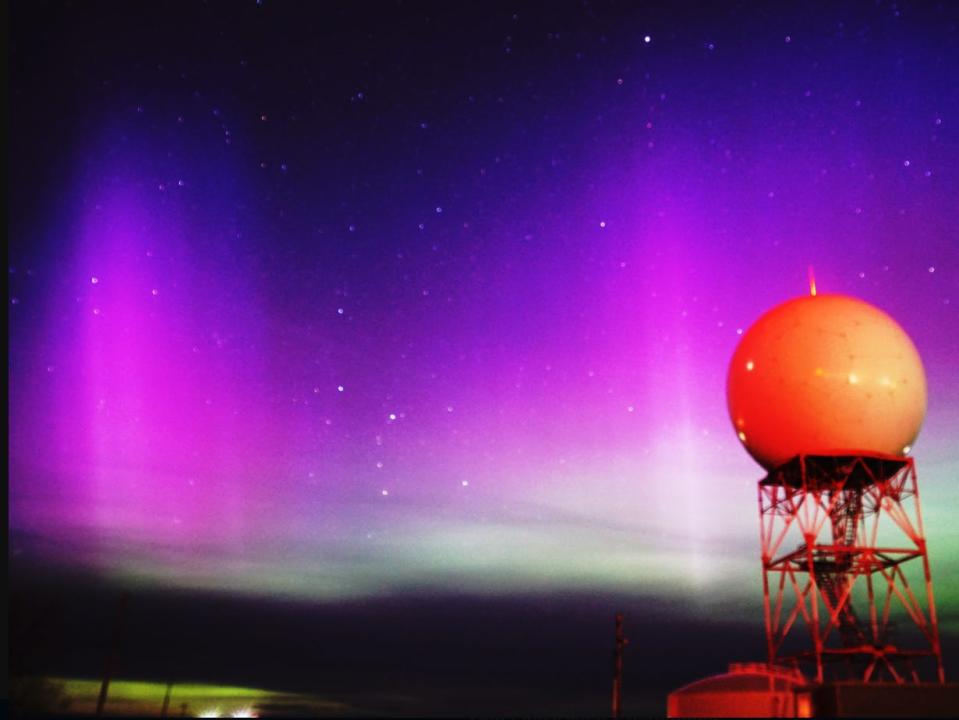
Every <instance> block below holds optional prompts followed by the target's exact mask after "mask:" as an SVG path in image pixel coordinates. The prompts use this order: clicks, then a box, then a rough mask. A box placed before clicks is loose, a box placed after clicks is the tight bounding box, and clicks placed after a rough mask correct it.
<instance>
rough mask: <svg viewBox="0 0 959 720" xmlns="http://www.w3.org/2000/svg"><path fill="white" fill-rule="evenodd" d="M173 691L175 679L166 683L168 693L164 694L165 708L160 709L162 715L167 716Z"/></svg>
mask: <svg viewBox="0 0 959 720" xmlns="http://www.w3.org/2000/svg"><path fill="white" fill-rule="evenodd" d="M172 693H173V681H172V680H171V681H170V682H168V683H167V684H166V695H164V696H163V708H162V709H161V710H160V717H162V718H165V717H166V714H167V711H168V710H169V709H170V695H171V694H172Z"/></svg>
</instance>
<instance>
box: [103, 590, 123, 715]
mask: <svg viewBox="0 0 959 720" xmlns="http://www.w3.org/2000/svg"><path fill="white" fill-rule="evenodd" d="M128 600H129V595H127V593H125V592H124V593H121V594H120V605H119V606H118V607H117V616H116V619H115V620H114V624H113V638H112V640H111V642H110V651H109V653H108V654H107V666H106V668H105V669H104V671H103V683H102V684H101V685H100V697H99V698H97V717H100V716H102V715H103V706H104V705H105V704H106V702H107V692H108V691H109V690H110V676H111V675H112V674H113V666H114V664H115V663H116V660H117V653H118V652H119V647H120V635H121V633H122V631H123V614H124V613H125V612H126V607H127V601H128Z"/></svg>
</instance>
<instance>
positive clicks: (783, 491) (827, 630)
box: [759, 454, 945, 683]
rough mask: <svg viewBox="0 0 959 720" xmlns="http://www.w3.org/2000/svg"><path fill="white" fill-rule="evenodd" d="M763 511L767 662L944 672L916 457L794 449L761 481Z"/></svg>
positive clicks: (819, 674) (914, 676) (854, 676)
mask: <svg viewBox="0 0 959 720" xmlns="http://www.w3.org/2000/svg"><path fill="white" fill-rule="evenodd" d="M759 519H760V527H761V542H762V564H763V591H764V596H765V600H764V610H765V620H766V638H767V644H768V653H769V663H770V664H771V665H791V666H793V667H797V668H799V669H802V670H805V671H806V672H808V673H809V675H810V676H811V677H815V679H816V681H817V682H820V683H821V682H823V681H825V680H857V681H860V682H881V681H894V682H897V683H911V682H915V683H918V682H922V681H929V680H934V681H936V680H937V681H938V682H939V683H943V682H945V676H944V673H943V667H942V653H941V648H940V643H939V628H938V623H937V620H936V607H935V601H934V598H933V589H932V577H931V574H930V571H929V557H928V555H927V552H926V540H925V535H924V534H923V529H922V514H921V512H920V507H919V486H918V481H917V477H916V469H915V465H914V463H913V460H912V458H909V457H902V456H895V455H881V454H868V455H867V454H860V455H798V456H796V457H795V458H793V459H792V460H790V461H788V462H786V463H784V464H782V465H779V466H778V467H776V468H774V469H772V470H771V471H770V472H769V474H768V475H767V476H766V477H765V478H764V479H763V480H761V481H760V482H759ZM910 579H911V580H912V582H911V583H910ZM914 586H915V588H916V589H914ZM803 627H805V629H806V631H807V632H806V633H803V632H802V628H803Z"/></svg>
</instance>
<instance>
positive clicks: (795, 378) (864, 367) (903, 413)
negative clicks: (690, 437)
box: [726, 295, 926, 469]
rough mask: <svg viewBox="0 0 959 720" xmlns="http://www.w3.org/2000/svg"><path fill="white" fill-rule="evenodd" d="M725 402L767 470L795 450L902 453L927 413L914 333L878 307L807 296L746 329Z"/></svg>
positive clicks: (799, 452) (751, 451)
mask: <svg viewBox="0 0 959 720" xmlns="http://www.w3.org/2000/svg"><path fill="white" fill-rule="evenodd" d="M726 399H727V403H728V406H729V416H730V419H731V420H732V422H733V427H734V428H735V431H736V434H737V435H738V436H739V439H740V441H741V442H742V444H743V446H744V447H745V448H746V450H747V451H748V452H749V454H750V455H752V456H753V458H754V459H755V460H756V461H757V462H758V463H759V464H760V465H762V466H763V467H765V468H766V469H772V468H774V467H776V466H778V465H780V464H782V463H784V462H786V461H787V460H789V459H790V458H792V457H794V456H796V455H839V454H850V453H881V454H888V455H905V454H907V453H908V452H909V451H910V449H911V446H912V444H913V442H914V441H915V439H916V436H917V435H918V434H919V428H920V426H921V425H922V421H923V418H924V417H925V414H926V375H925V372H924V371H923V368H922V361H921V360H920V359H919V353H918V351H917V350H916V347H915V345H913V343H912V340H910V339H909V336H908V335H907V334H906V333H905V331H904V330H903V329H902V328H901V327H900V326H899V324H898V323H897V322H896V321H895V320H893V319H892V318H891V317H890V316H889V315H887V314H886V313H884V312H883V311H882V310H880V309H879V308H877V307H874V306H873V305H870V304H869V303H867V302H864V301H862V300H859V299H857V298H853V297H848V296H846V295H816V296H812V295H810V296H804V297H799V298H795V299H793V300H789V301H787V302H785V303H783V304H781V305H778V306H776V307H774V308H773V309H772V310H770V311H769V312H767V313H766V314H764V315H763V316H762V317H760V318H759V319H758V320H757V321H756V322H755V324H753V326H752V327H750V328H749V329H748V330H747V331H746V332H745V334H744V335H743V337H742V340H741V341H740V343H739V345H738V347H737V348H736V351H735V353H733V358H732V361H731V362H730V365H729V374H728V377H727V382H726Z"/></svg>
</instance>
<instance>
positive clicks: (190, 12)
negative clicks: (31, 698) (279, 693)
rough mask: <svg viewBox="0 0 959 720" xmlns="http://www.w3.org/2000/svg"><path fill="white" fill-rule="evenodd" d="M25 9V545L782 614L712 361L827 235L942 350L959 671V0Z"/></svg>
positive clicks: (330, 583) (162, 562) (943, 457)
mask: <svg viewBox="0 0 959 720" xmlns="http://www.w3.org/2000/svg"><path fill="white" fill-rule="evenodd" d="M11 17H12V25H11V28H12V29H11V50H10V58H11V70H10V133H9V138H10V141H11V142H10V143H9V145H10V148H9V152H10V165H9V175H8V176H9V177H10V178H11V182H10V183H9V185H10V190H9V194H8V198H9V206H10V221H9V223H8V233H9V247H10V249H9V252H8V258H9V276H8V281H9V307H8V310H9V312H8V316H9V322H10V329H9V348H10V349H9V371H8V373H9V374H8V378H9V380H8V381H9V391H10V399H9V422H10V430H9V477H10V480H9V503H10V511H9V522H10V545H11V550H10V553H11V562H12V563H13V564H14V566H15V567H16V568H17V572H20V573H22V574H24V575H30V574H31V573H33V572H43V573H46V574H48V575H53V576H57V575H58V573H61V572H63V573H66V574H68V575H69V576H70V577H74V576H82V577H86V578H90V579H94V580H95V581H96V582H102V583H106V584H108V585H109V586H110V587H114V588H127V589H130V590H132V591H134V592H136V593H140V594H146V595H150V594H151V593H165V592H171V591H174V590H175V591H177V592H183V593H200V594H204V593H207V594H209V593H213V594H218V595H223V596H227V597H233V598H237V599H238V601H240V602H244V603H246V602H250V603H256V602H258V601H260V600H265V601H270V602H276V601H291V602H296V603H316V604H321V605H335V604H344V605H347V606H348V605H350V604H354V603H355V604H357V606H360V605H362V604H363V603H368V602H374V601H378V600H383V599H397V598H399V599H402V598H404V597H407V596H409V597H421V596H424V595H425V596H429V597H433V598H440V599H442V598H444V597H456V596H463V595H465V596H470V597H474V596H476V597H479V598H490V599H494V598H499V599H502V598H511V597H517V598H522V597H528V596H531V595H535V596H547V597H558V598H561V597H565V596H570V595H584V596H594V597H607V596H610V597H617V598H629V597H634V598H638V597H642V598H643V603H644V604H646V605H647V606H649V605H650V604H652V605H653V606H656V607H662V608H673V609H675V612H676V613H679V614H681V615H683V616H684V617H687V618H690V619H691V621H695V622H701V623H711V622H714V621H715V623H716V624H717V626H722V625H723V624H724V623H725V624H730V623H748V624H754V625H755V626H756V629H757V631H758V630H760V629H761V625H762V611H761V599H762V597H761V587H760V585H761V574H760V565H759V557H758V553H759V546H758V532H759V531H758V524H757V523H758V521H757V517H756V481H757V480H758V479H759V478H760V477H762V476H763V475H764V474H765V473H764V471H763V469H762V468H760V467H759V466H758V465H757V464H756V463H755V462H754V461H753V460H752V459H751V458H750V457H749V456H748V455H747V453H746V452H744V450H743V448H742V447H741V446H740V443H739V441H738V439H737V437H736V432H735V430H734V428H733V427H732V425H731V423H730V420H729V417H728V414H727V409H726V394H725V392H726V391H725V382H726V373H727V367H728V363H729V360H730V358H731V356H732V354H733V351H734V349H735V347H736V345H737V342H738V341H739V339H740V336H741V335H742V333H743V331H744V330H745V329H746V328H748V327H749V326H750V325H751V324H752V323H753V322H754V321H755V320H756V319H757V318H758V317H759V316H760V315H761V314H762V313H763V312H764V311H766V310H768V309H769V308H771V307H773V306H774V305H777V304H778V303H781V302H783V301H785V300H787V299H789V298H792V297H795V296H797V295H802V294H805V293H807V292H808V284H807V269H808V268H809V267H810V266H812V267H813V268H814V269H815V275H816V281H817V284H818V289H819V292H822V293H825V292H829V293H843V294H848V295H853V296H855V297H858V298H861V299H863V300H865V301H867V302H869V303H872V304H874V305H876V306H877V307H879V308H881V309H882V310H884V311H885V312H887V313H889V314H890V315H892V316H893V317H894V318H896V320H897V321H898V322H899V323H900V324H901V326H902V327H903V328H904V329H905V330H906V332H907V333H908V334H909V336H910V337H911V338H912V340H913V342H914V343H915V345H916V347H917V348H918V350H919V353H920V356H921V358H922V361H923V363H924V366H925V371H926V375H927V380H928V388H929V404H928V413H927V415H926V420H925V423H924V425H923V428H922V431H921V432H920V434H919V438H918V441H917V442H916V444H915V446H914V448H913V450H912V455H913V456H914V457H915V458H916V467H917V470H918V474H919V482H920V488H921V491H922V502H923V520H924V524H925V530H926V534H927V537H928V540H929V553H930V558H931V562H932V573H933V580H934V583H935V587H936V593H937V595H936V599H937V608H938V612H939V619H940V626H941V632H942V633H943V636H944V638H947V639H946V640H944V641H945V642H946V645H947V650H946V653H945V657H944V660H945V667H946V672H947V674H948V675H950V676H951V678H955V677H956V668H959V655H957V654H956V653H955V652H953V653H952V654H951V655H950V654H949V648H950V647H956V646H957V643H959V525H957V524H956V523H955V519H954V516H955V513H956V510H957V508H959V483H957V479H959V454H957V450H956V438H957V437H959V90H957V87H956V84H955V71H956V69H957V68H959V42H957V40H959V6H956V5H953V4H951V3H941V4H938V5H937V4H935V3H914V2H899V3H889V2H880V3H875V4H873V3H858V4H857V3H851V4H842V5H836V4H832V3H819V4H812V5H800V4H798V3H797V4H794V5H792V6H788V5H785V4H783V5H781V6H775V7H774V6H767V5H764V4H751V3H747V4H735V5H734V4H730V3H723V4H716V5H715V6H706V5H703V6H700V5H695V4H684V3H675V4H674V3H669V4H666V3H664V4H661V5H658V6H657V5H644V4H640V3H566V2H564V3H554V4H548V5H542V6H540V5H536V4H531V3H514V4H503V3H483V4H464V5H460V4H451V5H445V4H422V3H397V4H385V3H384V4H374V5H370V4H365V5H364V4H359V5H358V6H355V7H351V6H350V5H348V4H338V3H322V4H296V3H285V2H280V1H279V0H276V1H274V2H270V0H266V1H265V2H262V3H259V2H252V1H251V2H244V3H224V2H211V3H208V4H206V5H202V6H201V5H199V4H187V3H152V4H143V3H136V4H123V3H110V2H94V3H87V4H77V5H74V4H69V3H65V2H50V3H36V4H34V3H27V2H18V3H14V6H13V9H12V11H11ZM614 609H615V608H612V607H611V608H610V612H609V613H607V612H606V609H605V608H604V609H603V610H602V611H601V612H602V613H603V614H602V617H601V618H600V622H601V623H607V624H608V623H609V622H611V621H610V619H609V618H610V617H611V612H612V610H614ZM603 627H604V628H605V625H604V626H603ZM604 631H605V630H604ZM602 640H603V641H606V640H607V638H606V637H605V636H603V638H602ZM503 642H504V647H505V645H506V640H504V641H503ZM949 643H951V645H949ZM603 647H604V649H605V646H603ZM504 652H505V651H504ZM636 652H639V650H637V651H636ZM751 652H752V651H751V650H749V651H747V652H745V653H740V654H741V655H749V654H750V653H751ZM733 654H735V653H733ZM736 659H738V658H737V657H730V658H729V660H731V661H732V660H736ZM748 659H753V658H748ZM754 659H757V660H758V659H760V658H759V657H756V658H754ZM602 661H603V662H606V660H605V659H603V660H602ZM97 670H98V668H94V669H93V671H92V672H94V673H95V672H96V671H97ZM599 671H600V673H604V672H605V671H606V666H605V665H604V666H603V667H601V668H600V670H599ZM603 677H605V675H603ZM150 679H152V680H164V681H165V678H161V677H157V678H150ZM202 679H203V678H196V680H198V681H199V680H202ZM228 679H229V678H228ZM243 681H244V682H249V680H243ZM237 682H239V681H237ZM256 687H259V685H256ZM604 687H605V686H604ZM602 692H604V693H605V692H606V690H602ZM597 702H598V705H597V712H599V711H600V710H601V709H602V708H603V707H605V705H603V703H604V702H606V695H603V694H600V696H599V698H598V701H597ZM506 707H509V706H508V705H507V706H506Z"/></svg>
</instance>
